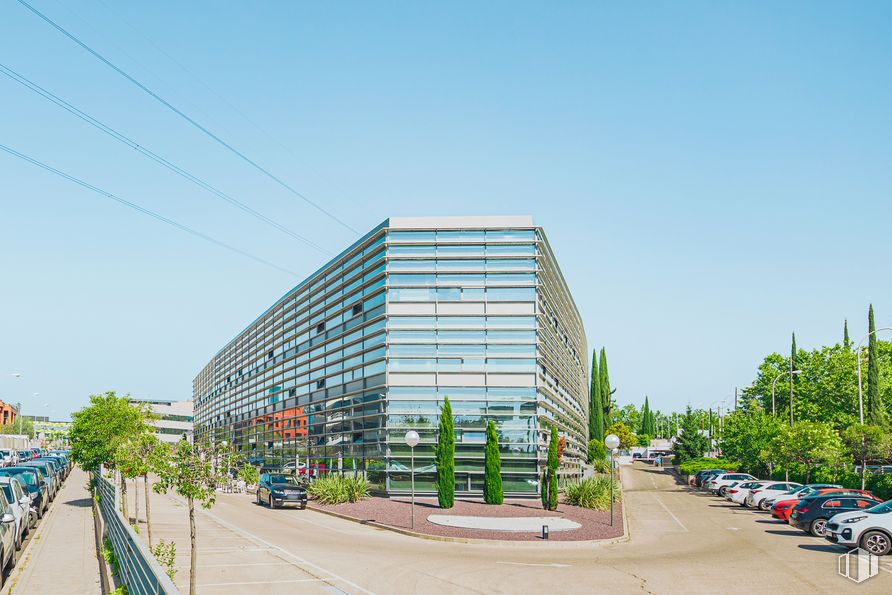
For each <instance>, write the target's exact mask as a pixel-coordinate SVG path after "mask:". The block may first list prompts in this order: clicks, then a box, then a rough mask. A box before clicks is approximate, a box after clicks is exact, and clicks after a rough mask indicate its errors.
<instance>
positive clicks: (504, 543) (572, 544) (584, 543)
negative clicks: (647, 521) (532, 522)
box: [307, 504, 631, 548]
mask: <svg viewBox="0 0 892 595" xmlns="http://www.w3.org/2000/svg"><path fill="white" fill-rule="evenodd" d="M307 510H312V511H313V512H318V513H320V514H327V515H329V516H333V517H336V518H339V519H343V520H345V521H350V522H352V523H357V524H359V525H365V526H366V527H372V528H373V529H379V530H383V531H390V532H392V533H399V534H400V535H406V536H408V537H415V538H418V539H426V540H428V541H441V542H445V543H463V544H469V545H491V546H498V547H542V546H545V547H552V548H580V547H590V546H601V545H613V544H616V543H623V542H626V541H628V540H629V539H630V538H631V536H630V535H629V526H628V521H627V518H626V507H625V506H623V507H622V513H623V514H622V519H623V534H622V535H620V536H619V537H609V538H607V539H588V540H579V541H546V540H539V541H513V540H512V541H509V540H504V539H477V538H473V537H448V536H445V535H429V534H427V533H419V532H417V531H411V530H409V529H401V528H399V527H393V526H391V525H385V524H384V523H379V522H377V521H364V520H362V519H358V518H356V517H353V516H349V515H346V514H343V513H340V512H334V511H332V510H325V509H323V508H317V507H316V506H313V505H312V504H308V505H307Z"/></svg>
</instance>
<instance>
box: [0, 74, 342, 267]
mask: <svg viewBox="0 0 892 595" xmlns="http://www.w3.org/2000/svg"><path fill="white" fill-rule="evenodd" d="M0 73H3V74H5V75H6V76H8V77H9V78H11V79H12V80H14V81H15V82H17V83H19V84H21V85H23V86H24V87H27V88H28V89H30V90H31V91H34V92H35V93H37V94H38V95H40V96H42V97H43V98H45V99H47V100H49V101H51V102H52V103H55V104H56V105H58V106H59V107H61V108H62V109H64V110H66V111H68V112H70V113H71V114H74V115H75V116H77V117H78V118H80V119H81V120H83V121H84V122H87V123H88V124H90V125H91V126H93V127H95V128H97V129H99V130H101V131H102V132H104V133H106V134H108V135H109V136H111V137H112V138H114V139H115V140H118V141H120V142H122V143H124V144H125V145H127V146H128V147H130V148H132V149H135V150H136V151H139V152H140V153H142V154H143V155H145V156H146V157H148V158H149V159H152V160H153V161H155V162H157V163H159V164H161V165H163V166H164V167H166V168H167V169H169V170H170V171H172V172H174V173H176V174H177V175H180V176H182V177H184V178H185V179H187V180H189V181H190V182H192V183H194V184H196V185H198V186H199V187H201V188H204V189H205V190H207V191H208V192H210V193H211V194H213V195H215V196H217V197H218V198H221V199H223V200H225V201H226V202H228V203H230V204H232V205H233V206H235V207H237V208H239V209H241V210H243V211H245V212H246V213H248V214H250V215H252V216H253V217H255V218H257V219H259V220H260V221H263V222H264V223H266V224H268V225H270V226H272V227H275V228H276V229H278V230H279V231H281V232H283V233H285V234H287V235H289V236H291V237H292V238H294V239H296V240H300V241H301V242H304V243H305V244H307V245H308V246H310V247H311V248H314V249H316V250H318V251H319V252H321V253H323V254H325V255H331V252H329V251H328V250H326V249H325V248H323V247H322V246H320V245H319V244H316V243H315V242H313V241H311V240H309V239H307V238H306V237H304V236H302V235H300V234H298V233H297V232H294V231H291V230H290V229H288V228H287V227H285V226H284V225H282V224H280V223H279V222H277V221H275V220H274V219H271V218H269V217H267V216H266V215H264V214H263V213H260V212H258V211H256V210H255V209H253V208H251V207H250V206H248V205H246V204H245V203H243V202H241V201H239V200H237V199H235V198H233V197H231V196H229V195H228V194H226V193H225V192H223V191H222V190H219V189H217V188H215V187H214V186H211V185H210V184H208V183H207V182H205V181H204V180H202V179H201V178H198V177H197V176H195V175H193V174H191V173H189V172H188V171H186V170H184V169H183V168H181V167H180V166H178V165H176V164H174V163H171V162H170V161H168V160H167V159H165V158H164V157H161V156H160V155H158V154H157V153H154V152H153V151H150V150H149V149H147V148H145V147H144V146H142V145H141V144H139V143H137V142H136V141H134V140H133V139H131V138H128V137H127V136H125V135H124V134H122V133H120V132H118V131H117V130H115V129H114V128H112V127H111V126H108V125H106V124H103V123H102V122H100V121H99V120H97V119H96V118H94V117H93V116H91V115H89V114H87V113H85V112H83V111H81V110H80V109H78V108H77V107H75V106H73V105H72V104H70V103H69V102H67V101H65V100H64V99H62V98H61V97H59V96H58V95H55V94H53V93H52V92H50V91H48V90H46V89H45V88H43V87H41V86H40V85H38V84H37V83H35V82H34V81H31V80H28V79H27V78H25V77H24V76H22V75H21V74H19V73H18V72H16V71H14V70H13V69H11V68H9V67H8V66H6V65H4V64H2V63H0Z"/></svg>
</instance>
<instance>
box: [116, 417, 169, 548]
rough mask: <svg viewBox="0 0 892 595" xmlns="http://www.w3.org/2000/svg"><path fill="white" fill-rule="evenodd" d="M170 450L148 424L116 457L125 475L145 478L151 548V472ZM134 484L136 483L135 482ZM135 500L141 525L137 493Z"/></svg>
mask: <svg viewBox="0 0 892 595" xmlns="http://www.w3.org/2000/svg"><path fill="white" fill-rule="evenodd" d="M169 452H170V450H169V448H167V447H166V446H165V445H164V444H163V443H162V442H161V441H160V440H158V437H157V436H155V434H154V433H153V432H151V429H150V428H149V427H148V426H147V430H146V431H144V432H143V433H142V434H136V435H133V436H130V437H129V438H128V439H127V441H126V442H124V443H123V444H121V446H120V447H118V451H117V453H116V457H115V458H116V465H117V466H118V468H119V469H120V470H121V474H122V475H123V476H124V477H133V478H139V477H142V478H143V492H144V493H145V504H146V532H147V537H148V541H149V549H151V548H152V505H151V498H150V497H149V493H150V491H151V487H152V486H151V484H150V483H149V472H150V471H151V469H152V468H153V466H154V465H155V461H156V459H157V458H158V457H163V456H167V455H168V454H169ZM134 485H136V484H135V483H134ZM135 491H136V490H134V492H135ZM133 500H134V502H135V503H136V519H135V521H136V524H137V525H139V498H138V497H137V494H136V493H134V494H133Z"/></svg>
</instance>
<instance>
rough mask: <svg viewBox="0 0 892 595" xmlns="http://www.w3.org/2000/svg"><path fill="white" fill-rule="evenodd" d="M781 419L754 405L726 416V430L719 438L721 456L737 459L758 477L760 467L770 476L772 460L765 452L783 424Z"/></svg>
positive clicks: (760, 471) (760, 470)
mask: <svg viewBox="0 0 892 595" xmlns="http://www.w3.org/2000/svg"><path fill="white" fill-rule="evenodd" d="M784 425H785V424H784V422H782V421H781V418H778V417H775V416H773V415H771V414H770V413H768V412H766V411H765V410H764V409H762V407H761V406H759V405H758V404H755V403H754V404H753V405H752V406H751V408H750V409H748V410H741V409H738V410H736V411H733V412H731V413H730V414H729V415H728V416H727V417H725V429H724V431H723V432H722V438H721V441H720V445H721V449H722V455H723V456H724V457H725V458H726V459H730V460H732V461H740V462H741V464H742V467H743V468H745V469H746V470H747V471H749V472H750V473H753V474H758V475H759V476H761V473H762V471H763V470H766V471H767V472H768V475H769V476H771V473H772V472H773V470H774V469H773V466H774V465H773V461H771V460H769V459H768V458H766V457H765V456H764V455H765V453H766V452H767V451H768V449H769V447H770V446H771V441H772V440H774V438H775V437H776V436H777V435H778V434H779V433H780V431H781V428H782V427H783V426H784Z"/></svg>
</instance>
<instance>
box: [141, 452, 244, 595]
mask: <svg viewBox="0 0 892 595" xmlns="http://www.w3.org/2000/svg"><path fill="white" fill-rule="evenodd" d="M232 458H233V457H232V455H231V454H230V453H229V452H228V451H226V450H224V449H222V448H219V447H217V448H214V447H213V446H206V445H193V444H192V443H190V442H189V441H188V440H180V441H179V442H177V444H176V446H174V447H173V449H172V450H171V451H170V452H169V453H168V454H167V456H160V457H156V458H155V460H154V461H153V467H154V470H155V473H157V474H158V481H157V482H155V485H154V486H152V489H153V490H154V491H156V492H158V493H159V494H162V493H167V492H168V491H170V490H174V491H175V492H176V493H177V494H179V495H180V496H182V497H183V498H185V499H186V504H187V505H188V509H189V546H190V556H189V595H195V578H196V577H195V573H196V568H197V565H196V564H197V560H198V555H197V551H196V549H195V502H199V503H200V504H201V506H202V508H205V509H208V508H211V507H212V506H213V505H214V503H215V502H216V492H215V488H216V486H217V484H219V483H222V482H224V481H226V479H227V477H226V474H225V473H224V471H225V470H228V469H230V468H231V466H232V464H233V460H232ZM214 461H217V462H219V461H223V464H217V465H215V464H214Z"/></svg>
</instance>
